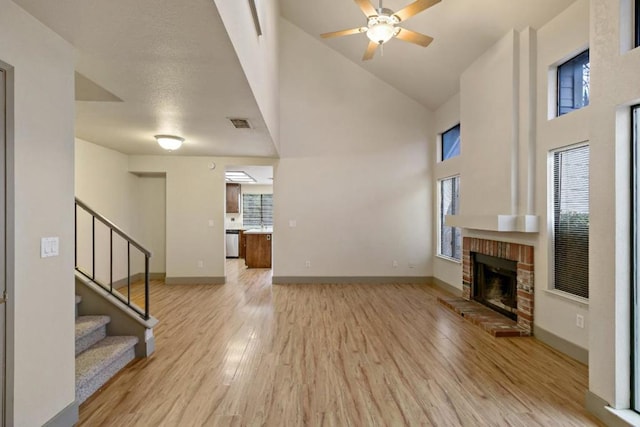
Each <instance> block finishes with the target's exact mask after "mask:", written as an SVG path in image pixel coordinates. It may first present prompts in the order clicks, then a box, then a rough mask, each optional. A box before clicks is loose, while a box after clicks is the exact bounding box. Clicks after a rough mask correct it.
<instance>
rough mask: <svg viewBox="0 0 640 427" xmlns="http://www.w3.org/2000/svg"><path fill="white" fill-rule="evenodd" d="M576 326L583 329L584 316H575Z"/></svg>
mask: <svg viewBox="0 0 640 427" xmlns="http://www.w3.org/2000/svg"><path fill="white" fill-rule="evenodd" d="M576 326H577V327H578V328H584V316H583V315H582V314H576Z"/></svg>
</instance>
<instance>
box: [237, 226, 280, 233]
mask: <svg viewBox="0 0 640 427" xmlns="http://www.w3.org/2000/svg"><path fill="white" fill-rule="evenodd" d="M272 233H273V227H264V228H251V229H249V230H244V234H272Z"/></svg>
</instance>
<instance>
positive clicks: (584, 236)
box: [553, 145, 589, 298]
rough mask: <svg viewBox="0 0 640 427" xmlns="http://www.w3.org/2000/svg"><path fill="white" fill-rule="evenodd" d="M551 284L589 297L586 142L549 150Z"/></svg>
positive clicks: (587, 148) (587, 161) (587, 152)
mask: <svg viewBox="0 0 640 427" xmlns="http://www.w3.org/2000/svg"><path fill="white" fill-rule="evenodd" d="M553 243H554V269H553V271H554V287H555V289H557V290H559V291H563V292H567V293H569V294H572V295H575V296H578V297H582V298H589V146H588V145H582V146H579V147H573V148H568V149H563V150H558V151H556V152H554V153H553Z"/></svg>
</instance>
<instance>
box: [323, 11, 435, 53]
mask: <svg viewBox="0 0 640 427" xmlns="http://www.w3.org/2000/svg"><path fill="white" fill-rule="evenodd" d="M354 1H355V2H356V3H357V4H358V6H360V9H361V10H362V12H363V13H364V14H365V16H366V17H367V26H366V27H358V28H353V29H350V30H342V31H334V32H331V33H324V34H320V37H322V38H324V39H327V38H331V37H340V36H349V35H351V34H360V33H366V34H367V37H369V40H370V41H369V46H367V50H366V51H365V52H364V56H363V57H362V60H363V61H367V60H369V59H371V58H373V55H374V54H375V53H376V49H377V48H378V46H382V45H383V44H384V43H386V42H388V41H389V40H391V39H392V38H393V37H396V38H398V39H400V40H403V41H405V42H409V43H414V44H417V45H420V46H422V47H427V46H429V44H430V43H431V42H432V41H433V37H429V36H426V35H424V34H420V33H416V32H415V31H411V30H407V29H406V28H402V27H400V26H399V24H400V23H401V22H404V21H406V20H407V19H409V18H411V17H412V16H414V15H417V14H418V13H420V12H422V11H423V10H425V9H428V8H430V7H431V6H433V5H435V4H437V3H440V1H441V0H417V1H415V2H413V3H411V4H410V5H408V6H406V7H404V8H403V9H400V10H399V11H397V12H394V11H392V10H391V9H385V8H383V7H382V0H380V3H379V7H378V9H376V8H374V7H373V5H372V4H371V2H370V1H369V0H354Z"/></svg>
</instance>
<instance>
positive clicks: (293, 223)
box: [289, 219, 298, 228]
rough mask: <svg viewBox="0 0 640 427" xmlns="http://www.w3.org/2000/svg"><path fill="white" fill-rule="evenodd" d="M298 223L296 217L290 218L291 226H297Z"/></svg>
mask: <svg viewBox="0 0 640 427" xmlns="http://www.w3.org/2000/svg"><path fill="white" fill-rule="evenodd" d="M297 225H298V223H297V221H296V220H295V219H290V220H289V227H291V228H295V227H296V226H297Z"/></svg>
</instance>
